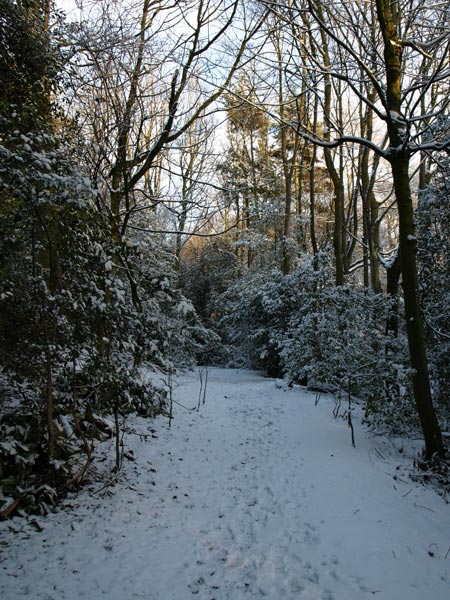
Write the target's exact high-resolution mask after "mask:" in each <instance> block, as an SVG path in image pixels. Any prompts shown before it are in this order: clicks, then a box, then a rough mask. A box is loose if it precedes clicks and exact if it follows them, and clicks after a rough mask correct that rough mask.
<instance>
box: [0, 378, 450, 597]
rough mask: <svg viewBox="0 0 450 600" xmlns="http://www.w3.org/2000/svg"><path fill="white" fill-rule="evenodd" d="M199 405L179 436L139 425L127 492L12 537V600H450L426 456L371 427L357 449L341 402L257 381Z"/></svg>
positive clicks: (78, 506)
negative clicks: (423, 476) (415, 467)
mask: <svg viewBox="0 0 450 600" xmlns="http://www.w3.org/2000/svg"><path fill="white" fill-rule="evenodd" d="M199 391H200V384H199V380H198V376H197V374H196V373H194V372H191V373H188V374H187V375H185V376H183V377H181V378H180V379H179V381H178V386H177V387H176V389H175V400H176V401H177V402H178V403H180V404H181V405H183V406H181V405H180V404H176V405H175V418H174V420H173V422H172V427H171V428H170V429H169V428H168V422H167V420H166V419H163V418H158V419H157V420H156V421H148V420H145V419H142V418H136V419H134V420H133V422H132V427H133V430H134V433H129V434H128V436H127V438H126V444H127V451H128V452H131V451H132V453H134V456H135V459H136V460H135V461H126V462H125V466H124V471H123V473H122V474H121V478H120V480H119V481H118V483H117V484H116V485H115V486H114V487H110V488H105V489H103V490H101V489H100V484H95V485H93V486H92V487H91V488H90V489H89V488H88V489H85V490H83V491H82V492H81V493H80V494H79V495H78V496H73V497H70V498H68V499H67V500H66V501H65V503H64V504H63V505H62V506H61V507H60V509H59V510H58V511H57V512H55V513H54V514H51V515H49V516H48V517H47V518H46V519H42V520H40V525H41V527H42V528H43V531H42V532H38V531H35V530H34V529H32V528H31V527H30V526H29V525H27V524H26V522H25V521H24V520H19V519H16V518H15V519H12V521H10V522H4V523H2V524H1V530H0V531H1V544H0V552H1V563H0V594H1V597H2V598H7V599H8V600H16V599H19V598H25V597H26V598H32V599H33V600H44V599H45V600H56V599H57V600H75V599H79V598H88V599H89V600H97V599H101V598H106V597H107V598H108V600H128V599H130V600H131V599H145V600H186V599H189V598H199V599H202V600H213V599H214V600H239V599H241V598H242V599H244V600H245V599H246V598H249V599H250V598H266V599H269V600H278V599H286V600H308V599H309V600H361V599H365V598H380V599H382V600H419V599H420V600H422V599H423V598H424V597H427V598H433V599H434V600H444V599H445V600H446V599H447V598H448V597H449V589H450V538H449V531H450V510H449V506H448V505H447V504H446V503H445V501H444V499H443V498H442V497H440V496H438V495H437V494H436V493H435V492H434V491H433V490H432V489H430V488H427V487H424V486H421V485H420V484H418V483H415V482H413V481H411V480H410V479H409V478H408V477H407V472H408V469H409V468H410V465H411V463H412V460H413V457H414V455H415V453H416V452H417V450H418V448H419V443H418V444H413V443H411V444H409V445H408V446H404V445H403V444H402V443H401V442H397V441H392V440H388V439H387V438H382V437H375V436H372V435H370V434H369V433H367V430H366V429H364V428H363V427H362V426H361V425H359V424H358V422H357V421H356V419H355V428H356V448H353V447H352V445H351V440H350V432H349V430H348V428H347V424H346V422H345V420H344V419H339V418H338V419H334V418H333V414H332V413H333V408H334V400H333V398H332V397H329V396H325V395H323V396H321V397H320V399H319V400H318V397H317V396H316V394H314V393H310V392H306V391H305V390H303V389H302V388H300V387H297V386H294V387H293V388H289V387H287V386H286V385H285V384H284V382H282V381H280V380H274V379H267V378H263V377H262V376H261V375H259V374H258V373H255V372H250V371H239V370H222V369H210V371H209V381H208V387H207V395H206V403H205V404H204V405H201V406H200V411H199V412H197V411H196V410H193V411H188V410H187V408H194V407H196V406H197V404H198V398H199ZM317 400H318V402H317ZM152 430H153V431H154V433H152ZM154 436H157V437H156V438H155V437H154Z"/></svg>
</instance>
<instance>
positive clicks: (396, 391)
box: [220, 257, 416, 432]
mask: <svg viewBox="0 0 450 600" xmlns="http://www.w3.org/2000/svg"><path fill="white" fill-rule="evenodd" d="M331 281H333V277H332V273H331V271H330V266H329V265H328V264H327V262H326V261H323V263H322V266H321V267H320V269H319V270H318V271H315V270H314V269H313V264H312V260H309V259H308V258H306V257H305V259H304V260H303V263H302V264H301V266H300V268H299V269H298V270H297V271H295V272H294V273H292V274H291V275H289V276H283V275H282V274H281V273H280V272H278V271H274V272H269V273H257V274H252V273H251V272H249V273H247V275H246V276H245V277H244V278H243V279H242V280H240V281H239V282H237V283H236V284H235V285H234V286H232V287H231V288H230V289H229V290H228V292H227V293H225V294H224V295H223V297H222V299H221V303H220V306H221V310H222V319H221V325H222V332H223V336H224V338H225V341H226V342H227V343H228V344H229V345H230V346H231V347H233V348H234V354H235V356H239V355H240V356H241V364H242V365H245V366H250V367H253V368H258V369H265V370H266V371H267V372H268V374H269V375H274V376H280V375H283V374H284V375H286V376H287V377H288V378H289V379H290V380H292V381H294V382H300V383H304V384H307V385H308V386H310V387H311V388H317V389H325V390H332V391H333V392H335V393H336V394H343V393H346V394H348V393H350V394H351V395H352V396H354V397H358V398H359V399H361V400H363V401H364V402H365V407H366V418H367V420H368V421H369V422H370V423H371V424H373V425H376V426H386V427H388V428H389V429H391V430H396V431H398V432H400V431H404V430H406V429H407V428H409V427H411V426H415V424H416V416H415V410H414V407H413V404H412V394H411V384H410V377H409V371H408V368H407V364H408V361H407V348H406V344H405V340H404V337H403V336H400V337H399V338H398V339H394V338H392V337H390V336H386V333H385V329H386V318H387V315H388V310H387V308H388V307H387V302H386V301H385V300H384V299H383V298H382V297H381V296H379V295H375V294H371V293H370V292H366V293H364V291H363V290H362V289H358V288H357V287H356V286H354V285H346V286H339V287H336V286H334V285H333V284H331V283H330V282H331ZM234 361H235V362H236V359H234Z"/></svg>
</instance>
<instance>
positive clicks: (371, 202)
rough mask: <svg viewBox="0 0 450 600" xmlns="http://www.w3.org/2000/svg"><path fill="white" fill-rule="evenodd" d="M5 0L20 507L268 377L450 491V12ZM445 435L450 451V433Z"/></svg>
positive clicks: (14, 475) (11, 488)
mask: <svg viewBox="0 0 450 600" xmlns="http://www.w3.org/2000/svg"><path fill="white" fill-rule="evenodd" d="M64 9H65V10H66V12H64V10H62V9H61V8H60V7H59V5H54V3H53V2H52V1H50V0H0V81H1V86H0V244H1V248H0V503H1V504H0V512H1V517H2V518H8V517H10V516H12V515H14V514H16V513H20V512H23V513H27V512H30V513H32V512H39V513H42V514H46V513H47V512H48V511H49V510H50V509H51V508H52V507H53V506H54V505H55V503H56V502H57V500H58V498H59V497H61V496H64V494H65V493H67V491H68V490H72V489H75V488H77V487H78V486H80V485H82V483H83V481H84V480H85V478H86V477H87V476H88V474H89V471H90V469H91V468H92V466H93V465H94V464H95V457H94V454H95V452H94V450H95V447H96V445H97V443H98V442H99V441H101V440H103V439H106V438H108V437H111V438H114V439H115V444H114V445H113V448H114V452H115V469H116V471H118V470H119V469H120V467H121V462H122V460H123V458H124V457H123V447H122V446H121V436H122V431H123V430H124V428H126V421H127V416H128V415H130V414H132V413H137V414H139V415H145V416H149V417H154V416H156V415H165V416H166V417H167V418H168V419H169V420H170V419H171V416H172V391H173V376H174V374H175V372H176V371H177V370H178V369H183V368H189V367H192V366H194V365H200V366H205V365H210V366H212V365H214V366H221V367H232V368H252V369H257V370H261V371H265V372H266V373H267V375H268V376H270V377H277V378H282V377H284V378H285V379H286V381H288V382H289V384H301V385H304V386H307V387H308V388H309V389H311V390H317V391H318V392H321V391H327V392H331V393H333V394H335V395H336V397H338V398H342V401H345V402H348V406H349V419H350V418H351V417H350V415H351V408H350V407H351V403H352V402H353V401H357V402H358V403H361V405H362V407H363V415H364V417H363V418H364V422H365V423H366V424H367V425H368V426H369V427H371V428H373V429H374V430H376V431H380V432H384V433H387V434H395V435H402V436H406V437H408V436H410V437H415V436H417V435H419V436H420V437H421V439H423V453H422V454H421V456H420V457H418V458H417V461H418V464H420V466H421V467H422V468H423V469H424V470H425V471H427V473H429V478H430V479H432V480H433V481H437V482H441V483H442V482H444V481H445V480H447V482H448V463H447V462H446V460H447V459H446V453H447V454H448V441H449V438H450V433H449V432H450V397H449V389H450V360H449V356H450V285H449V281H450V233H449V232H450V203H449V196H450V116H449V104H450V96H449V92H450V87H449V81H450V5H449V3H448V2H445V1H442V2H440V1H439V0H438V1H436V2H432V3H430V2H428V1H427V0H355V1H352V2H349V1H347V0H333V1H330V0H282V1H270V0H114V1H111V0H108V1H106V0H76V1H75V3H74V5H70V7H69V8H66V7H64ZM446 446H447V448H446Z"/></svg>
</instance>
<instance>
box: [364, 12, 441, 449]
mask: <svg viewBox="0 0 450 600" xmlns="http://www.w3.org/2000/svg"><path fill="white" fill-rule="evenodd" d="M376 7H377V18H378V23H379V25H380V30H381V33H382V35H383V41H384V65H385V70H386V99H385V103H386V104H385V108H386V113H387V127H388V135H389V142H390V151H389V156H388V160H389V162H390V165H391V170H392V178H393V182H394V190H395V199H396V203H397V208H398V220H399V229H400V263H401V269H402V285H403V295H404V301H405V319H406V332H407V336H408V347H409V356H410V361H411V366H412V368H413V369H414V373H413V389H414V400H415V402H416V407H417V412H418V414H419V418H420V423H421V425H422V430H423V435H424V440H425V456H426V458H427V459H431V458H432V456H433V455H436V454H437V455H438V456H439V457H441V458H444V456H445V450H444V444H443V441H442V435H441V430H440V428H439V423H438V420H437V417H436V412H435V410H434V406H433V401H432V398H431V390H430V378H429V373H428V361H427V354H426V347H425V335H424V329H423V320H422V314H421V310H420V301H419V300H420V299H419V289H418V287H419V283H418V279H419V278H418V274H417V261H416V252H417V240H416V233H415V226H414V209H413V202H412V197H411V188H410V182H409V161H410V151H409V150H408V147H407V137H406V136H407V131H406V125H405V124H404V123H403V122H402V114H401V104H402V88H401V82H402V67H403V64H402V54H403V44H402V41H401V40H400V39H399V34H398V31H399V23H400V19H401V16H400V5H399V3H397V2H392V1H391V0H376Z"/></svg>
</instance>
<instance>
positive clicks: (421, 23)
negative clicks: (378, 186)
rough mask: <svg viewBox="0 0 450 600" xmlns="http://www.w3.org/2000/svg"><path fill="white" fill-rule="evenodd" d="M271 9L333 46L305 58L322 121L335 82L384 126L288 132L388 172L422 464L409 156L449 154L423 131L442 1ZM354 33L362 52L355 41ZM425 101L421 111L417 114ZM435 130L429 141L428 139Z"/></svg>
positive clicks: (428, 123)
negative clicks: (350, 152) (374, 131)
mask: <svg viewBox="0 0 450 600" xmlns="http://www.w3.org/2000/svg"><path fill="white" fill-rule="evenodd" d="M272 9H273V6H272ZM276 10H277V13H278V14H282V15H284V18H285V19H286V20H287V21H288V22H289V23H290V24H291V25H292V15H295V16H296V17H299V16H301V15H302V14H305V12H307V13H308V14H309V15H310V17H311V19H312V21H311V25H310V26H309V27H308V29H309V32H310V33H311V35H312V36H316V35H317V36H318V35H320V37H321V41H322V45H323V49H327V48H330V47H332V48H333V52H332V54H330V53H329V52H328V53H327V52H325V54H324V53H322V56H321V57H319V56H314V54H312V55H311V59H312V60H311V64H310V68H311V69H314V70H315V71H316V72H319V73H320V74H321V75H322V77H323V82H324V90H323V94H324V96H323V97H324V102H323V110H324V114H325V115H326V116H327V115H329V114H330V111H329V100H328V94H329V92H328V91H327V90H329V89H330V86H331V83H332V82H343V84H344V85H345V86H347V87H348V89H349V90H350V91H351V92H352V94H353V96H354V98H355V102H357V101H358V102H362V103H363V104H364V106H365V107H366V108H367V111H368V114H370V115H372V116H373V119H375V120H376V121H377V124H379V125H380V126H381V125H383V126H384V129H385V136H383V135H382V136H381V139H380V140H374V138H371V137H370V136H369V135H353V134H352V133H348V131H345V130H343V129H342V128H341V127H340V126H339V123H336V122H333V121H332V120H331V119H329V118H328V126H327V129H326V132H325V133H326V134H325V135H323V136H322V137H320V136H318V135H317V132H312V131H310V130H308V128H307V127H305V124H303V123H299V124H298V131H299V133H300V134H301V135H302V136H303V137H304V138H305V139H307V140H309V141H311V142H312V143H314V144H317V145H319V146H321V147H323V148H324V150H325V154H327V153H329V152H330V151H332V150H333V149H334V148H339V147H341V146H342V145H344V144H352V145H354V144H357V145H360V146H362V147H364V148H366V149H367V150H368V151H370V152H373V153H375V154H376V155H377V156H379V157H380V159H381V160H383V161H386V162H387V164H388V165H389V168H390V173H391V177H392V182H393V186H394V193H395V201H396V206H397V211H398V221H399V249H400V261H401V273H402V284H403V294H404V301H405V324H406V331H407V337H408V344H409V353H410V360H411V366H412V368H413V388H414V397H415V401H416V407H417V411H418V414H419V418H420V422H421V425H422V429H423V433H424V438H425V454H426V457H427V458H428V459H430V458H431V457H432V456H433V455H435V454H437V455H439V456H440V457H443V456H444V446H443V442H442V436H441V432H440V428H439V425H438V422H437V418H436V414H435V411H434V407H433V403H432V398H431V392H430V382H429V374H428V365H427V356H426V349H425V339H424V331H423V320H422V314H421V310H420V303H419V290H418V274H417V265H416V246H417V241H416V235H415V225H414V204H413V193H412V190H411V182H410V176H411V173H410V172H411V160H412V159H413V157H414V156H419V157H420V156H424V155H426V156H428V155H429V154H430V153H432V152H433V151H442V150H447V151H449V147H450V130H449V128H448V126H447V128H442V127H441V128H439V129H438V128H434V127H433V124H434V123H436V122H437V121H439V120H440V119H441V116H442V115H444V114H445V111H446V109H447V108H448V104H449V98H448V95H447V96H439V97H438V96H437V94H436V88H437V87H439V88H441V89H442V86H443V85H444V82H446V83H447V85H448V79H449V77H450V71H449V68H448V67H449V56H450V52H449V51H450V34H449V18H450V12H449V10H448V6H446V5H445V4H442V3H437V4H432V5H431V6H429V5H428V3H427V2H425V1H424V0H413V1H412V2H408V3H402V2H400V1H391V0H372V1H371V2H358V1H357V2H352V3H348V2H328V1H320V0H308V1H307V2H302V1H297V2H294V3H289V6H281V5H277V7H276ZM295 25H296V26H297V32H296V34H295V35H296V36H298V37H301V34H302V27H304V26H305V24H304V20H303V23H302V20H301V19H300V18H297V19H295ZM361 36H363V38H364V45H363V46H361V44H358V43H357V40H358V39H359V38H360V37H361ZM379 48H382V52H380V51H379ZM362 82H363V83H364V85H361V83H362ZM371 90H372V91H371ZM432 97H433V98H434V106H433V107H432V110H431V112H430V111H428V110H425V111H424V106H427V105H429V104H430V99H431V98H432ZM366 119H368V117H366ZM366 122H367V121H366ZM368 125H369V123H368ZM436 131H439V134H435V132H436ZM366 133H367V131H366ZM384 137H385V138H386V139H387V144H386V145H384V143H383V138H384ZM366 187H367V186H366Z"/></svg>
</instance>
